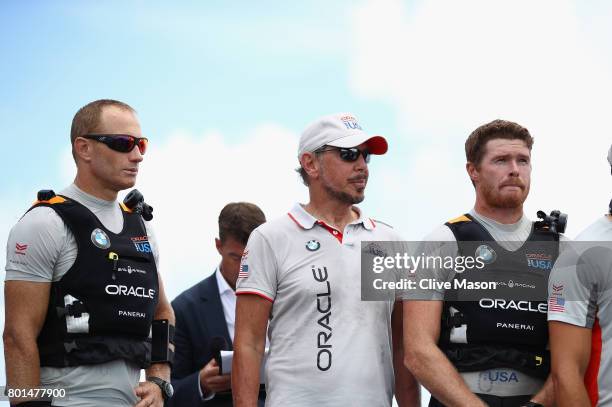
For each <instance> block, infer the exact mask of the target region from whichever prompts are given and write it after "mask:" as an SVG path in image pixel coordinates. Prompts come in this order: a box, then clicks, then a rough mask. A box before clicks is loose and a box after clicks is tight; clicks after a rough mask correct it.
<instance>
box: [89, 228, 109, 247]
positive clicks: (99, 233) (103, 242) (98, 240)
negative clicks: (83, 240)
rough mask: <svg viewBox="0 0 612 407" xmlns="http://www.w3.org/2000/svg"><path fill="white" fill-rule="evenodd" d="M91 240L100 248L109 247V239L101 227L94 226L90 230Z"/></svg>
mask: <svg viewBox="0 0 612 407" xmlns="http://www.w3.org/2000/svg"><path fill="white" fill-rule="evenodd" d="M91 242H92V243H93V244H94V246H96V247H99V248H100V249H108V248H109V247H110V239H109V238H108V236H107V235H106V233H104V231H103V230H102V229H98V228H96V229H94V230H93V232H91Z"/></svg>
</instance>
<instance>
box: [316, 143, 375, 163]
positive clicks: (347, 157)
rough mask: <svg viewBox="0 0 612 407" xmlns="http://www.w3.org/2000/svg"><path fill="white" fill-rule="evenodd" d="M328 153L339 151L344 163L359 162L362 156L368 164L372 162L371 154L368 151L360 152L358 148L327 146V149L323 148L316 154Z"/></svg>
mask: <svg viewBox="0 0 612 407" xmlns="http://www.w3.org/2000/svg"><path fill="white" fill-rule="evenodd" d="M326 151H338V154H339V155H340V159H341V160H342V161H348V162H355V161H357V159H358V158H359V156H360V155H363V160H364V161H365V162H366V163H369V162H370V155H371V154H370V152H369V151H368V150H360V149H358V148H357V147H351V148H342V147H333V146H327V148H325V147H323V148H321V149H319V150H317V151H315V153H317V154H318V153H324V152H326Z"/></svg>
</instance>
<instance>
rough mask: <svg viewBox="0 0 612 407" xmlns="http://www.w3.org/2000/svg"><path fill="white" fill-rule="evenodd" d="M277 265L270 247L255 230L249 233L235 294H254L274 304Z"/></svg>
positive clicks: (263, 237)
mask: <svg viewBox="0 0 612 407" xmlns="http://www.w3.org/2000/svg"><path fill="white" fill-rule="evenodd" d="M277 286H278V264H277V262H276V256H275V253H274V251H273V250H272V247H271V246H270V244H269V242H268V240H267V239H266V238H265V236H264V235H263V234H262V233H261V232H260V231H259V230H257V229H255V230H254V231H253V233H251V236H250V237H249V241H248V243H247V245H246V248H245V249H244V254H243V256H242V260H241V262H240V272H239V274H238V282H237V283H236V294H256V295H259V296H261V297H264V298H266V299H267V300H269V301H271V302H274V299H275V298H276V290H277Z"/></svg>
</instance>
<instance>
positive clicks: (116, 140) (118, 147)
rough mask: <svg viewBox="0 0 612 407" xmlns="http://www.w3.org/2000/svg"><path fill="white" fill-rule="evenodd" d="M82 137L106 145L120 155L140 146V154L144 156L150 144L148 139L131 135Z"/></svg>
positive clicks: (87, 135)
mask: <svg viewBox="0 0 612 407" xmlns="http://www.w3.org/2000/svg"><path fill="white" fill-rule="evenodd" d="M82 137H83V138H87V139H91V140H96V141H99V142H100V143H104V144H106V145H107V146H108V148H110V149H111V150H115V151H118V152H120V153H129V152H130V151H132V150H133V149H134V147H136V146H138V150H140V154H144V153H145V152H146V151H147V145H148V144H149V140H148V139H147V138H146V137H134V136H130V135H129V134H85V135H84V136H82Z"/></svg>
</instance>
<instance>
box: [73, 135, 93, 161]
mask: <svg viewBox="0 0 612 407" xmlns="http://www.w3.org/2000/svg"><path fill="white" fill-rule="evenodd" d="M73 148H74V156H75V158H77V159H79V160H81V161H84V162H90V161H91V157H92V155H93V151H92V150H93V146H92V144H91V143H89V142H88V141H87V140H86V139H84V138H82V137H77V138H76V139H75V140H74V144H73Z"/></svg>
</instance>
